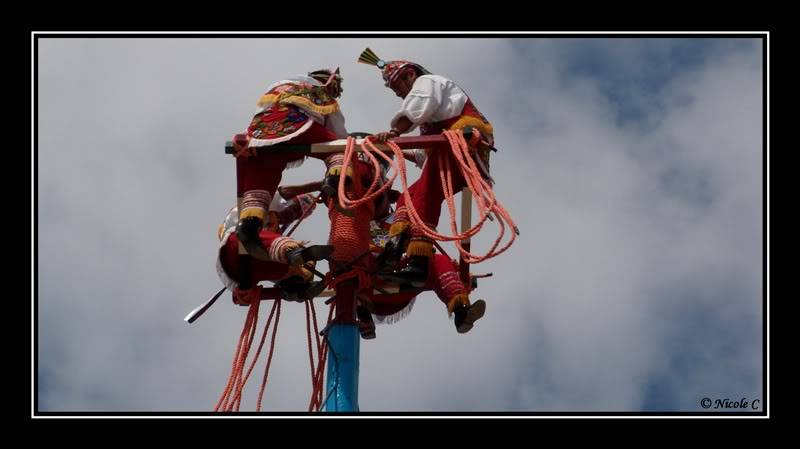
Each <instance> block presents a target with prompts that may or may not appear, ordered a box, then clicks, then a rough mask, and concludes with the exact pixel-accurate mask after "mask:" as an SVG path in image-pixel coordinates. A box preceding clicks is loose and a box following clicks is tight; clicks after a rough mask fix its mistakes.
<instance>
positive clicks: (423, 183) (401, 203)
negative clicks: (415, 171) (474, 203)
mask: <svg viewBox="0 0 800 449" xmlns="http://www.w3.org/2000/svg"><path fill="white" fill-rule="evenodd" d="M439 152H444V154H445V155H446V157H447V158H449V159H450V173H451V174H452V181H453V193H454V194H456V193H458V192H460V191H461V189H463V188H464V187H466V186H467V183H466V181H465V180H464V177H463V176H462V175H461V172H460V171H459V170H458V169H457V166H458V162H457V161H456V159H455V157H454V156H453V153H452V151H451V150H450V149H436V150H432V151H429V153H428V159H427V161H426V162H425V165H424V166H423V167H422V173H421V174H420V176H419V179H417V181H416V182H414V183H413V184H411V185H410V186H409V187H408V192H409V194H411V202H412V203H413V205H414V208H415V209H416V210H417V213H419V217H420V218H421V219H422V221H423V222H425V224H426V225H428V226H431V227H434V228H435V227H436V226H438V225H439V215H440V213H441V211H442V202H443V201H444V200H445V195H444V190H442V181H441V179H440V178H439V172H440V171H441V165H440V163H439ZM405 209H406V198H405V195H403V196H401V197H400V199H399V200H398V201H397V219H398V220H402V221H410V220H409V219H408V215H407V212H405Z"/></svg>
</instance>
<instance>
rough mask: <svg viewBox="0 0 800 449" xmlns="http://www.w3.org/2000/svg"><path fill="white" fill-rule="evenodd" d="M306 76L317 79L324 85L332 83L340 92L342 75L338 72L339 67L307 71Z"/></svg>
mask: <svg viewBox="0 0 800 449" xmlns="http://www.w3.org/2000/svg"><path fill="white" fill-rule="evenodd" d="M308 76H310V77H311V78H314V79H315V80H317V81H319V82H320V83H322V85H323V86H325V87H327V86H330V85H334V86H336V90H337V92H338V93H339V94H341V93H342V75H341V73H339V67H336V68H335V69H321V70H315V71H313V72H309V73H308Z"/></svg>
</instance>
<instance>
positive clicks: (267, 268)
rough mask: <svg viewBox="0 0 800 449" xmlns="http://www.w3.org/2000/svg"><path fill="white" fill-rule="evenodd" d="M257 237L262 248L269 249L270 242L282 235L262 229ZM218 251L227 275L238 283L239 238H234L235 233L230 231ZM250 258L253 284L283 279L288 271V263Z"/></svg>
mask: <svg viewBox="0 0 800 449" xmlns="http://www.w3.org/2000/svg"><path fill="white" fill-rule="evenodd" d="M259 237H260V238H261V243H262V244H263V245H264V248H266V249H267V251H269V249H270V247H271V246H272V243H273V242H274V241H275V240H276V239H278V238H281V237H283V236H282V235H280V234H278V233H275V232H271V231H268V230H266V229H262V230H261V232H260V233H259ZM219 251H220V254H219V256H220V262H221V263H222V268H223V269H224V270H225V272H226V273H227V274H228V277H230V278H231V279H233V280H234V281H236V282H237V283H238V282H239V281H240V279H241V278H240V275H239V240H238V239H237V238H236V233H232V234H231V235H230V236H229V237H228V240H227V241H226V242H225V246H223V247H222V248H220V250H219ZM250 260H251V262H250V264H251V267H252V268H251V269H252V282H253V284H257V283H258V282H260V281H277V280H280V279H283V278H284V277H285V276H286V274H287V273H288V271H289V265H287V264H285V263H280V262H265V261H263V260H259V259H256V258H254V257H252V258H251V259H250Z"/></svg>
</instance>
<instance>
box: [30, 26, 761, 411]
mask: <svg viewBox="0 0 800 449" xmlns="http://www.w3.org/2000/svg"><path fill="white" fill-rule="evenodd" d="M37 44H38V58H37V60H36V63H37V65H36V68H35V70H36V77H37V78H36V79H37V81H38V99H37V101H36V108H37V111H38V123H37V125H38V135H37V139H38V162H37V163H36V166H35V168H36V170H37V172H36V175H37V181H36V193H35V194H36V198H37V200H38V205H37V208H36V218H35V220H36V223H37V225H38V234H37V239H38V240H37V242H38V247H37V250H36V256H37V258H38V265H37V272H36V275H37V278H36V283H37V287H38V296H37V298H36V300H37V301H38V314H37V315H36V316H35V319H36V321H37V325H38V328H37V336H38V348H37V349H38V351H37V353H36V357H37V360H38V371H36V372H34V373H32V375H35V376H37V378H38V390H37V393H38V403H37V404H36V406H37V407H38V410H40V411H56V412H59V411H210V410H212V409H213V407H214V404H215V403H216V401H217V398H218V397H219V395H220V394H221V392H222V390H223V388H224V386H225V382H226V380H227V376H228V373H229V370H230V363H231V359H232V357H233V353H234V350H235V345H236V342H237V340H238V335H239V332H240V331H241V326H242V324H243V322H244V317H245V314H246V309H245V308H241V307H237V306H233V305H232V304H231V302H230V295H228V294H226V295H225V296H224V297H223V298H221V300H220V301H219V302H218V303H217V305H215V306H214V308H212V309H211V310H210V311H209V312H208V313H207V314H206V315H205V316H203V317H202V318H201V319H200V320H198V321H197V322H196V323H194V324H192V325H189V324H187V323H185V322H184V321H183V320H182V319H183V317H184V316H185V315H186V313H188V312H189V311H190V310H191V309H192V308H194V307H195V306H197V305H198V304H200V303H202V302H203V301H205V300H206V299H207V298H208V297H209V296H210V295H211V294H213V293H214V292H215V291H217V290H218V289H219V288H220V287H221V283H220V281H219V280H218V278H217V275H216V271H215V257H216V255H215V253H216V248H217V238H216V227H217V225H218V224H219V223H220V221H221V220H222V219H223V218H224V215H225V213H226V212H227V210H228V208H229V207H230V206H231V205H232V204H233V202H234V200H235V184H234V183H235V179H234V164H233V159H232V158H231V157H230V156H226V155H225V154H224V150H223V145H224V143H225V141H226V140H229V139H230V138H231V136H232V135H233V134H235V133H238V132H242V131H243V130H244V129H245V128H246V126H247V124H248V123H249V120H250V118H251V116H252V113H253V111H254V108H255V102H256V100H257V99H258V98H259V97H260V96H261V94H262V93H263V91H264V89H265V88H266V87H267V86H268V85H269V84H271V83H273V82H275V81H277V80H279V79H283V78H285V77H287V76H291V75H294V74H299V73H306V72H308V71H310V70H314V69H317V68H323V67H330V66H339V67H341V70H342V74H343V76H344V90H345V92H344V95H343V98H342V100H341V107H342V110H343V112H344V113H345V115H346V117H347V127H348V130H350V131H367V132H377V131H381V130H385V129H387V127H388V121H389V118H390V117H391V115H392V114H393V113H394V112H395V111H396V110H397V108H398V106H399V102H400V100H399V99H398V98H397V97H395V96H394V95H393V94H392V93H391V92H390V91H389V90H387V89H386V88H384V87H383V83H382V80H381V78H380V76H379V72H378V70H377V69H376V68H374V67H369V66H366V65H363V64H357V63H356V62H355V61H356V59H357V57H358V55H359V53H360V52H361V50H363V49H364V48H365V47H367V46H369V47H371V48H372V49H373V50H375V52H376V53H377V54H378V55H379V56H381V57H382V58H384V59H410V60H413V61H416V62H419V63H420V64H422V65H423V66H425V67H426V68H427V69H429V70H430V71H432V72H433V73H436V74H440V75H443V76H445V77H448V78H451V79H453V80H454V81H456V82H457V83H458V84H459V85H461V86H462V87H463V88H464V89H465V90H466V91H467V92H468V94H469V95H470V96H471V98H472V99H473V101H474V102H475V104H476V105H477V106H478V107H479V108H480V109H481V111H482V112H483V113H484V114H485V115H486V116H487V117H488V118H489V120H491V121H492V122H493V124H494V126H495V132H496V135H495V138H496V142H497V147H498V148H500V151H499V152H498V153H496V154H494V155H493V159H492V171H493V175H494V177H495V179H496V180H497V186H496V189H495V190H496V193H497V195H498V197H499V198H500V200H501V201H502V202H503V203H504V205H505V206H506V208H507V209H508V210H509V211H510V213H511V215H512V216H513V218H514V219H515V221H516V222H517V224H518V225H519V227H520V230H521V233H522V235H521V237H520V238H519V239H518V240H517V242H516V243H515V244H514V246H513V247H512V248H511V249H510V250H509V251H507V252H506V253H504V254H503V255H501V256H500V257H498V258H496V259H492V260H489V261H487V262H484V263H482V264H479V265H476V266H474V267H473V271H475V272H493V273H494V277H492V278H489V279H485V280H482V281H481V282H480V286H479V288H478V290H477V291H475V292H474V293H473V295H472V297H473V299H477V298H485V299H486V301H487V303H488V306H487V312H486V316H485V317H484V318H483V319H482V320H481V321H479V322H478V323H477V324H476V326H475V328H474V329H473V330H472V331H471V332H470V333H469V334H465V335H460V334H457V333H456V331H455V328H454V326H453V322H452V320H448V317H447V313H446V311H445V309H444V307H443V305H442V304H441V303H440V302H439V301H438V299H436V297H435V295H434V294H433V293H431V292H429V293H425V294H422V295H421V296H420V297H419V298H418V300H417V304H416V305H415V308H414V310H413V312H412V313H411V314H410V315H409V316H408V317H407V318H406V319H405V320H403V321H401V322H399V323H397V324H394V325H391V326H380V327H378V329H377V334H378V338H377V339H375V340H371V341H362V344H361V375H360V392H359V402H360V407H361V410H363V411H387V412H390V411H441V412H447V411H486V412H490V411H545V412H547V411H579V412H580V411H641V410H647V411H662V410H681V411H702V410H703V408H701V406H700V401H701V399H702V398H705V397H708V398H711V399H725V398H730V399H740V398H743V397H744V398H747V399H748V400H753V399H762V400H763V399H764V392H763V391H762V389H761V388H762V381H763V372H762V343H763V342H762V338H761V335H762V330H763V320H764V318H765V317H764V316H763V314H762V305H763V301H764V297H763V291H764V281H765V280H764V278H763V272H762V267H763V262H764V259H763V250H764V248H763V232H764V229H763V225H762V223H763V219H764V206H765V205H764V203H763V197H764V191H763V185H764V179H763V172H764V155H765V154H766V152H765V148H763V146H762V135H763V133H764V132H765V130H764V129H763V123H762V114H763V107H762V102H763V96H762V88H763V82H764V79H763V71H764V67H763V63H762V61H763V56H764V55H763V50H762V41H761V40H760V39H757V38H736V39H734V38H728V39H717V38H703V39H685V38H671V39H666V38H650V39H641V38H616V39H599V38H590V37H589V36H587V37H585V38H569V39H568V38H559V39H552V38H541V37H536V36H530V37H529V38H514V39H511V38H503V39H501V38H479V37H476V38H473V39H463V38H460V39H455V38H453V39H447V38H404V39H389V38H382V39H378V38H371V37H369V38H368V37H364V36H351V37H346V38H339V39H323V38H314V37H302V38H301V37H298V38H289V39H286V38H281V39H278V38H269V37H266V38H253V37H249V38H236V39H222V38H172V39H145V38H130V37H127V38H113V39H109V38H88V39H87V38H70V39H64V38H52V37H50V38H47V37H45V38H42V39H39V40H38V41H37ZM322 169H323V168H322V164H321V163H320V162H319V161H315V160H310V161H308V162H306V163H305V164H304V165H303V166H302V167H300V168H297V169H292V170H289V171H287V172H286V173H285V175H284V183H295V182H305V181H307V180H312V179H319V177H320V176H321V174H322ZM418 174H419V171H418V170H415V169H412V170H410V175H409V176H410V177H411V178H412V179H415V178H416V176H417V175H418ZM398 184H399V183H398ZM443 217H446V214H444V215H443ZM326 222H327V216H326V214H324V213H318V214H316V215H315V216H314V217H312V218H311V219H310V220H308V222H306V223H304V224H303V225H302V226H301V228H300V229H298V231H297V235H298V236H299V237H301V238H304V239H309V240H314V241H324V240H325V239H326V238H327V235H328V231H327V223H326ZM443 223H444V222H443ZM496 232H497V228H496V226H493V225H489V226H487V227H486V228H484V231H483V233H482V234H481V235H480V236H479V237H478V238H477V239H475V240H473V248H474V249H477V250H482V251H485V250H486V249H488V247H489V245H490V243H491V242H492V241H493V240H494V238H495V236H496ZM284 306H285V307H284V308H283V311H282V316H281V321H280V327H279V331H278V342H277V345H276V346H277V349H276V353H275V358H274V360H273V364H272V369H271V371H270V383H269V386H268V389H267V392H266V395H265V398H264V403H263V406H264V409H265V410H273V411H274V410H278V411H304V410H306V408H307V405H308V398H309V395H310V378H309V368H308V355H307V352H306V351H307V349H306V340H305V321H304V312H303V307H302V306H300V305H299V304H293V303H288V304H285V305H284ZM262 313H265V312H264V311H262ZM264 316H265V315H264ZM262 369H263V365H262V364H259V365H258V367H257V370H258V371H256V373H258V372H260V371H261V370H262ZM259 376H260V375H256V374H254V378H255V377H259ZM257 380H258V379H256V380H253V381H251V384H249V388H248V389H246V390H245V399H244V401H243V403H242V409H243V410H254V409H255V398H256V396H257V392H258V383H259V382H258V381H257Z"/></svg>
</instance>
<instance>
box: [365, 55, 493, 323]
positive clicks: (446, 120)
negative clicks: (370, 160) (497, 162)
mask: <svg viewBox="0 0 800 449" xmlns="http://www.w3.org/2000/svg"><path fill="white" fill-rule="evenodd" d="M358 62H361V63H364V64H369V65H375V66H377V67H378V68H379V69H381V71H382V75H383V79H384V83H385V86H386V87H387V88H389V89H391V90H392V91H393V92H394V93H395V94H396V95H397V96H398V97H400V98H402V99H403V103H402V106H401V109H400V111H399V112H397V113H396V114H395V116H394V117H393V118H392V120H391V122H390V127H391V129H390V130H389V131H386V132H381V133H378V134H377V135H376V136H375V140H376V141H378V142H384V141H386V140H387V139H391V138H394V137H398V136H400V135H402V134H405V133H408V132H409V131H412V130H413V129H415V128H416V127H419V128H420V134H422V135H433V134H440V133H441V132H442V131H445V130H457V129H463V128H465V127H467V126H470V127H472V128H474V129H477V130H478V131H479V132H480V136H481V138H482V139H483V140H484V141H485V142H486V144H487V145H482V146H480V147H478V148H476V149H475V154H477V157H476V158H475V161H476V162H477V165H478V166H479V167H480V169H481V175H482V176H483V177H484V179H490V178H489V151H490V150H489V147H490V146H492V145H494V136H493V129H492V125H491V124H490V123H489V121H488V120H486V118H485V117H484V116H483V114H481V113H480V112H479V111H478V109H477V108H476V107H475V105H474V104H473V103H472V101H471V100H470V98H469V97H468V96H467V94H466V93H465V92H464V90H463V89H461V88H460V87H459V86H458V85H457V84H456V83H454V82H453V81H451V80H449V79H447V78H445V77H443V76H440V75H434V74H432V73H431V72H429V71H428V70H426V69H425V68H423V67H422V66H421V65H419V64H417V63H414V62H410V61H403V60H398V61H388V62H387V61H383V60H381V59H380V58H378V56H377V55H376V54H375V53H374V52H373V51H372V50H370V49H369V48H367V49H366V50H364V52H362V53H361V56H360V57H359V59H358ZM428 156H429V157H428V158H427V160H426V162H425V165H424V166H423V168H422V173H421V175H420V178H419V179H418V180H417V181H416V182H414V183H413V184H412V185H411V186H409V188H408V191H409V193H410V196H411V202H412V203H413V207H414V208H415V209H416V211H417V212H418V213H419V217H420V219H421V220H422V222H424V223H425V225H426V226H428V227H430V228H435V227H436V226H437V225H438V224H439V215H440V212H441V206H442V202H443V201H445V199H446V197H445V193H444V191H443V189H442V185H441V183H440V178H439V175H440V171H441V168H442V167H441V163H440V160H439V158H438V157H430V156H431V155H430V154H429V155H428ZM447 157H448V158H449V160H450V164H451V165H452V166H456V165H457V162H456V161H455V159H454V157H453V155H452V154H451V153H450V152H448V153H447ZM452 187H453V190H452V191H453V192H454V193H455V192H459V191H461V189H462V188H464V187H466V182H465V180H464V177H463V176H462V175H461V173H460V172H458V171H455V172H454V173H453V178H452ZM404 236H405V237H408V243H407V246H406V248H405V252H406V253H407V254H408V256H409V262H408V264H407V265H406V266H405V267H403V268H402V269H399V270H396V271H393V272H390V273H384V274H382V277H383V278H384V279H387V280H393V281H395V282H401V283H407V284H410V285H412V286H415V287H422V286H424V285H425V283H426V281H427V279H428V277H429V268H430V265H431V257H432V256H433V240H431V239H430V238H429V237H428V236H426V235H425V234H424V233H423V232H422V230H421V229H419V228H418V227H417V226H414V225H412V224H411V220H410V217H409V215H408V211H407V205H406V199H405V197H401V198H400V199H399V200H398V202H397V212H396V219H395V221H394V223H393V224H392V226H391V228H390V230H389V237H390V240H389V241H388V242H387V249H386V250H387V251H390V252H394V251H402V249H403V248H401V247H400V246H401V244H402V243H403V240H404V239H403V237H404ZM469 308H470V303H469V300H468V299H466V298H459V299H457V304H454V305H453V306H452V307H451V310H459V309H466V310H468V309H469Z"/></svg>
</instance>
